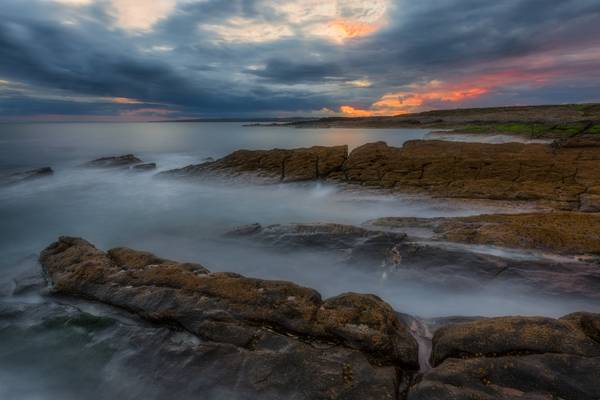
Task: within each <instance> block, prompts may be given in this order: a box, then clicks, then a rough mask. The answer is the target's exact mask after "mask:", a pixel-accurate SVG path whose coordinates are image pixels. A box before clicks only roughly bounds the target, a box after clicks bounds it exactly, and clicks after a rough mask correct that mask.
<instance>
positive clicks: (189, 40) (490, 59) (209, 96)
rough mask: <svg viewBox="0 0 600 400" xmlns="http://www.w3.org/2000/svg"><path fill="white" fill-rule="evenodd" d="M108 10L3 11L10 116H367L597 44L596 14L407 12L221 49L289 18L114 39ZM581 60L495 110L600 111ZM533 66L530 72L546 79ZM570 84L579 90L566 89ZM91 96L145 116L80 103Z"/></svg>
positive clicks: (192, 18)
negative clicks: (233, 36)
mask: <svg viewBox="0 0 600 400" xmlns="http://www.w3.org/2000/svg"><path fill="white" fill-rule="evenodd" d="M110 1H111V0H97V1H96V2H95V3H92V4H88V5H84V6H79V7H76V6H66V5H64V4H59V3H56V2H55V1H51V0H45V1H42V0H27V1H16V0H6V2H5V4H3V7H2V8H1V9H0V115H4V116H9V115H32V114H65V115H68V114H89V115H96V114H102V115H111V114H114V115H116V114H118V113H119V112H130V111H132V110H135V109H142V108H148V107H150V106H151V107H153V108H160V107H163V108H165V109H168V110H171V111H172V112H173V114H172V115H175V114H177V115H236V114H250V113H260V114H273V113H278V112H297V113H305V112H311V111H314V110H318V109H321V108H322V107H328V108H332V109H336V108H337V107H339V106H340V105H342V104H355V105H368V104H370V103H372V102H373V101H376V100H377V99H378V98H379V97H381V96H382V95H383V94H385V93H387V92H393V91H394V90H397V88H399V87H402V86H403V85H409V84H413V83H415V82H426V81H429V80H433V79H436V80H444V81H452V80H457V79H465V78H468V77H470V76H474V77H476V76H478V75H481V74H484V73H485V72H486V70H485V69H486V68H487V69H493V68H495V67H490V65H492V66H498V68H500V67H502V66H504V65H506V64H507V62H508V61H507V60H511V59H513V58H516V59H518V58H519V57H528V56H531V55H535V54H538V53H540V54H541V53H542V52H544V51H554V50H557V49H558V50H560V49H564V50H565V51H564V52H565V53H568V52H569V51H570V49H571V48H572V49H573V50H572V52H574V53H575V54H579V53H578V52H583V51H586V50H585V49H586V47H585V46H584V45H586V44H587V48H588V49H589V47H590V46H592V44H593V40H597V39H595V38H600V24H598V21H599V20H600V2H598V1H597V0H557V1H546V0H505V1H501V2H487V1H480V0H452V1H447V0H432V1H427V2H412V1H410V2H409V1H405V0H397V1H392V2H391V4H392V6H391V7H390V8H389V9H388V11H387V20H388V23H387V25H386V26H384V27H382V28H381V29H379V30H378V31H376V32H375V33H373V34H372V35H368V36H363V37H357V38H354V39H351V40H347V41H344V42H343V43H336V42H332V41H328V40H326V39H324V38H323V37H319V36H314V35H313V36H311V35H309V34H306V32H309V31H305V30H303V29H304V28H305V27H304V26H302V24H301V23H298V24H296V23H294V21H292V22H290V21H287V23H288V25H289V24H290V23H291V24H292V25H289V26H290V27H291V28H289V29H291V30H290V32H292V33H291V34H290V33H289V32H287V31H286V34H285V35H284V34H282V35H281V37H277V39H275V40H271V41H250V40H249V41H247V42H235V41H227V40H225V41H224V40H218V39H219V38H218V35H216V34H215V32H213V31H211V30H210V29H208V28H206V27H207V26H229V25H227V24H229V23H230V22H229V21H230V20H231V19H232V18H238V19H239V20H238V21H242V22H235V21H234V22H235V23H238V24H242V25H243V24H249V23H250V22H246V21H256V24H258V25H257V26H258V27H257V28H256V29H257V30H258V32H259V33H260V32H262V31H260V29H263V30H266V31H265V32H266V33H264V34H273V32H276V33H277V32H278V31H277V29H280V25H278V24H282V23H284V22H285V21H284V19H285V17H284V15H283V13H281V12H276V11H274V10H273V9H270V8H268V7H267V8H266V7H264V1H263V2H260V1H259V0H255V1H243V0H239V1H235V0H232V1H216V0H207V1H202V2H192V1H182V2H180V3H178V4H177V7H176V9H175V10H174V11H171V12H169V13H168V14H165V15H166V17H165V18H161V19H158V20H157V21H156V22H155V23H154V24H153V26H152V28H151V29H148V30H146V31H127V30H125V29H121V28H119V27H118V26H115V17H114V16H113V15H112V14H111V13H110V11H109V8H108V6H107V4H109V2H110ZM82 16H83V17H82ZM78 18H79V19H78ZM72 20H76V23H72ZM260 24H263V25H264V26H267V28H264V27H263V25H260ZM234 26H235V25H234ZM269 29H270V30H269ZM281 29H282V28H281ZM299 32H300V33H299ZM582 46H583V47H582ZM579 47H581V48H582V49H583V50H578V48H579ZM574 59H575V58H572V59H569V60H567V61H568V62H570V63H571V65H566V66H565V67H564V71H562V70H561V69H560V68H559V67H558V66H551V67H545V68H546V69H552V68H553V69H554V70H552V71H550V72H551V74H550V73H549V74H550V75H551V76H552V79H553V80H554V81H553V82H552V83H551V84H548V88H552V89H551V90H550V89H548V90H545V91H544V89H543V88H537V89H536V88H533V89H531V88H530V89H521V91H519V90H517V89H511V91H510V95H507V94H506V93H507V91H504V92H502V91H500V90H498V91H497V94H496V97H494V93H495V92H493V91H490V93H491V94H490V95H488V96H487V97H486V98H485V99H483V98H482V99H481V100H480V101H481V104H484V103H486V104H487V103H489V104H496V103H510V102H512V103H522V102H525V101H534V100H535V101H536V102H539V100H540V98H541V97H542V96H545V97H544V99H543V100H545V101H544V102H558V103H560V102H565V101H590V100H593V99H594V96H593V94H591V93H590V91H589V90H584V89H583V88H584V87H586V85H579V84H574V83H573V82H572V79H570V78H573V77H572V76H571V75H579V76H577V79H578V80H579V81H578V82H581V81H585V80H586V79H587V80H593V84H592V85H587V87H595V86H598V85H597V79H598V76H597V74H595V73H594V72H593V71H594V70H597V68H596V67H600V60H598V59H594V57H593V55H591V56H590V55H589V54H588V56H587V59H586V60H585V61H577V60H576V61H573V60H574ZM531 64H532V65H524V66H523V67H522V68H523V69H524V70H525V71H526V72H527V71H531V70H532V69H534V68H538V67H537V64H535V63H531ZM511 68H513V67H512V64H511ZM561 73H562V74H563V75H564V76H561V75H560V74H561ZM563 78H565V81H566V80H569V82H568V84H567V83H565V84H564V86H561V83H560V81H561V80H562V79H563ZM566 78H569V79H566ZM352 80H365V81H369V82H370V84H369V85H366V84H365V85H362V86H361V87H353V86H352V85H348V84H347V82H348V81H352ZM2 81H8V82H10V83H11V84H12V83H15V84H19V85H23V86H24V87H27V93H25V94H24V93H14V92H11V91H10V90H9V88H8V87H6V86H7V85H4V86H3V85H2V83H1V82H2ZM357 86H358V85H357ZM515 90H516V91H515ZM527 90H529V91H527ZM44 93H46V94H47V93H54V95H53V96H50V97H49V96H42V95H41V94H44ZM536 93H537V94H536ZM60 96H64V97H65V98H64V99H61V98H60ZM86 96H88V97H91V98H96V97H98V98H115V97H124V98H129V99H135V100H138V101H139V102H140V104H112V103H110V101H107V100H102V101H101V100H98V101H93V100H91V101H86V102H82V101H81V99H80V97H86ZM520 99H521V100H523V101H520ZM596 100H599V99H596ZM471 101H476V99H472V100H471Z"/></svg>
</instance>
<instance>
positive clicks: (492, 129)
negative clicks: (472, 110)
mask: <svg viewBox="0 0 600 400" xmlns="http://www.w3.org/2000/svg"><path fill="white" fill-rule="evenodd" d="M586 126H587V124H586V123H584V122H575V123H565V124H558V125H549V124H540V123H506V124H470V125H466V126H464V127H462V128H460V129H458V130H459V131H461V132H465V133H488V134H510V135H527V136H530V137H552V138H559V137H569V136H573V135H576V134H578V133H581V132H583V130H584V129H585V127H586ZM585 133H600V124H596V125H593V126H592V127H590V128H588V129H587V130H585Z"/></svg>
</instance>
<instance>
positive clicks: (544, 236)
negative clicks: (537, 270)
mask: <svg viewBox="0 0 600 400" xmlns="http://www.w3.org/2000/svg"><path fill="white" fill-rule="evenodd" d="M371 223H372V224H373V225H375V226H386V227H395V228H404V229H406V228H423V227H428V228H430V229H432V231H433V232H434V233H435V235H434V238H435V239H438V240H446V241H453V242H462V243H471V244H485V245H495V246H503V247H511V248H525V249H535V250H542V251H551V252H554V253H560V254H600V215H597V214H590V213H577V212H552V213H526V214H484V215H477V216H472V217H455V218H432V219H427V218H393V217H392V218H381V219H378V220H375V221H372V222H371Z"/></svg>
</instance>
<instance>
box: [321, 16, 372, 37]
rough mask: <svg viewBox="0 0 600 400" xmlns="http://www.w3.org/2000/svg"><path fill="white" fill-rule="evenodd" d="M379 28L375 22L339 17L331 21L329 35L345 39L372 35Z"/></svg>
mask: <svg viewBox="0 0 600 400" xmlns="http://www.w3.org/2000/svg"><path fill="white" fill-rule="evenodd" d="M378 28H379V27H378V25H377V24H373V23H368V22H362V21H356V20H354V21H353V20H346V19H337V20H333V21H331V22H330V23H329V29H328V36H330V37H331V38H332V39H334V40H338V41H343V40H345V39H352V38H355V37H359V36H366V35H370V34H371V33H373V32H375V31H376V30H377V29H378Z"/></svg>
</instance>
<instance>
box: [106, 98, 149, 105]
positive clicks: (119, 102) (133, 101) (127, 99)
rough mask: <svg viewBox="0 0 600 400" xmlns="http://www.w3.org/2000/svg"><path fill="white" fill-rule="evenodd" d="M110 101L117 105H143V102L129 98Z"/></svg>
mask: <svg viewBox="0 0 600 400" xmlns="http://www.w3.org/2000/svg"><path fill="white" fill-rule="evenodd" d="M110 101H112V102H113V103H117V104H142V102H141V101H139V100H135V99H130V98H128V97H113V98H112V99H110Z"/></svg>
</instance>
